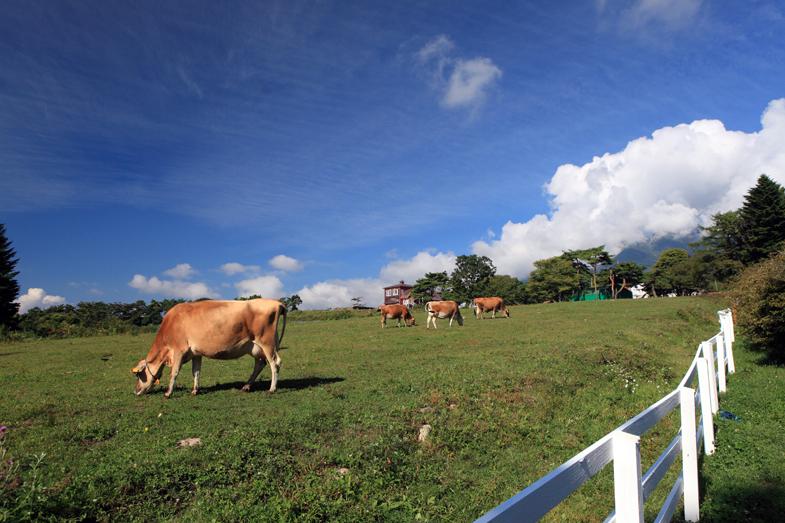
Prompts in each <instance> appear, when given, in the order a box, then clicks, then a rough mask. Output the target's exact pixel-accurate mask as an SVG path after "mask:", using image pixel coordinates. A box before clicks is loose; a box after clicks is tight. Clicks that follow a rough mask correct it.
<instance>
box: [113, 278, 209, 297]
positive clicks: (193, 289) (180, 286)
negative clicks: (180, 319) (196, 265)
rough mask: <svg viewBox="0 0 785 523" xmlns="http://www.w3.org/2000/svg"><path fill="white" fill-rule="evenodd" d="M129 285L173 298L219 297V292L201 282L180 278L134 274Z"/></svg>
mask: <svg viewBox="0 0 785 523" xmlns="http://www.w3.org/2000/svg"><path fill="white" fill-rule="evenodd" d="M128 285H129V286H131V287H133V288H134V289H137V290H139V291H141V292H143V293H145V294H158V295H161V296H167V297H171V298H184V299H186V300H195V299H198V298H217V297H218V294H217V293H215V292H213V291H212V290H210V288H209V287H208V286H207V285H206V284H204V283H201V282H187V281H179V280H174V281H172V280H160V279H158V278H157V277H155V276H153V277H152V278H147V277H145V276H143V275H141V274H134V277H133V278H132V279H131V281H130V282H128Z"/></svg>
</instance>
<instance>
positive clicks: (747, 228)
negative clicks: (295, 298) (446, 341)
mask: <svg viewBox="0 0 785 523" xmlns="http://www.w3.org/2000/svg"><path fill="white" fill-rule="evenodd" d="M701 232H702V237H701V239H700V241H697V242H695V243H692V244H690V246H689V247H690V249H689V250H688V249H678V248H672V249H665V250H663V251H662V252H661V253H660V255H659V257H658V259H657V261H656V262H655V263H654V264H653V265H652V266H651V267H648V268H647V267H645V266H643V265H641V264H638V263H635V262H630V261H618V260H617V259H616V257H615V256H614V255H612V254H610V253H609V252H608V251H607V250H606V249H605V246H604V245H599V246H596V247H592V248H589V249H579V250H566V251H564V252H562V254H560V255H558V256H553V257H550V258H545V259H542V260H537V261H535V262H534V269H533V270H532V272H531V273H530V274H529V277H528V279H527V280H526V281H522V280H519V279H517V278H515V277H513V276H508V275H498V274H496V267H495V266H494V264H493V261H492V260H491V259H490V258H488V257H485V256H477V255H462V256H458V258H457V260H456V266H455V269H454V270H453V272H452V273H451V274H447V272H446V271H445V272H430V273H427V274H425V275H424V276H423V277H422V278H420V279H418V280H417V281H416V282H415V284H414V287H413V289H412V296H413V298H414V300H415V302H416V303H424V302H426V301H429V300H431V299H434V298H438V297H442V298H443V299H450V300H455V301H458V302H459V303H468V302H470V301H471V299H472V298H474V297H477V296H500V297H502V298H504V300H505V301H506V302H508V303H510V304H518V303H543V302H550V301H564V300H568V299H571V298H574V297H576V296H577V295H579V294H580V293H583V292H593V293H595V294H597V293H602V294H604V297H608V298H613V299H615V298H618V297H619V296H620V295H624V294H625V293H628V292H629V290H630V289H631V288H632V287H635V286H637V285H642V286H643V289H644V290H645V291H646V292H647V293H649V294H650V295H651V296H655V297H656V296H662V295H672V294H676V295H686V294H692V293H697V292H704V291H719V290H725V289H727V288H728V287H729V284H730V283H731V282H732V281H734V280H735V279H736V278H737V277H738V275H739V274H740V273H741V272H742V271H743V270H744V269H745V268H747V267H750V266H752V265H755V264H756V263H758V262H761V261H762V260H765V259H767V258H768V257H770V256H771V255H773V254H775V253H777V252H778V251H780V250H782V249H783V246H785V190H783V188H782V187H781V186H780V185H779V184H777V183H776V182H775V181H774V180H772V179H771V178H769V177H768V176H766V175H761V176H760V177H759V178H758V181H757V183H756V185H755V186H754V187H752V188H751V189H750V190H749V192H748V193H747V195H746V196H745V198H744V204H743V205H742V207H741V208H739V209H737V210H734V211H729V212H725V213H718V214H715V215H714V216H713V217H712V219H711V223H710V224H709V225H707V226H704V227H701Z"/></svg>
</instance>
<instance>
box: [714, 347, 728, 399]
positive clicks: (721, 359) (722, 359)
mask: <svg viewBox="0 0 785 523" xmlns="http://www.w3.org/2000/svg"><path fill="white" fill-rule="evenodd" d="M723 338H724V337H723V336H722V335H720V336H717V337H716V338H715V339H716V340H717V385H718V386H719V390H720V392H722V393H724V392H725V391H726V390H727V388H728V387H727V383H726V380H725V363H726V361H727V357H726V356H725V340H724V339H723Z"/></svg>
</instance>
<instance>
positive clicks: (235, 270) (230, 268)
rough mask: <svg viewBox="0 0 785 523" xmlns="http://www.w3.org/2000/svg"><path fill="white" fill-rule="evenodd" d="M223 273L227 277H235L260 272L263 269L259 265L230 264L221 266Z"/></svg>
mask: <svg viewBox="0 0 785 523" xmlns="http://www.w3.org/2000/svg"><path fill="white" fill-rule="evenodd" d="M220 269H221V272H223V273H224V274H226V275H227V276H234V275H235V274H243V273H253V272H259V271H260V270H261V267H259V266H258V265H243V264H242V263H237V262H229V263H224V264H223V265H221V268H220Z"/></svg>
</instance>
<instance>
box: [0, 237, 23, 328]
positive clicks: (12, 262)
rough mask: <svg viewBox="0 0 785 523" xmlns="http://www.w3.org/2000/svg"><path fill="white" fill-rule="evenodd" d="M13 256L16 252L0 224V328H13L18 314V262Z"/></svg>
mask: <svg viewBox="0 0 785 523" xmlns="http://www.w3.org/2000/svg"><path fill="white" fill-rule="evenodd" d="M15 256H16V251H14V249H13V248H12V247H11V242H10V241H9V240H8V238H7V237H6V235H5V225H4V224H2V223H0V327H14V326H15V325H16V320H17V314H18V312H19V304H18V303H16V302H15V300H16V299H17V298H18V297H19V284H18V283H17V282H16V277H17V276H18V275H19V271H17V270H16V264H17V262H18V261H19V260H17V259H16V258H15Z"/></svg>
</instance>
